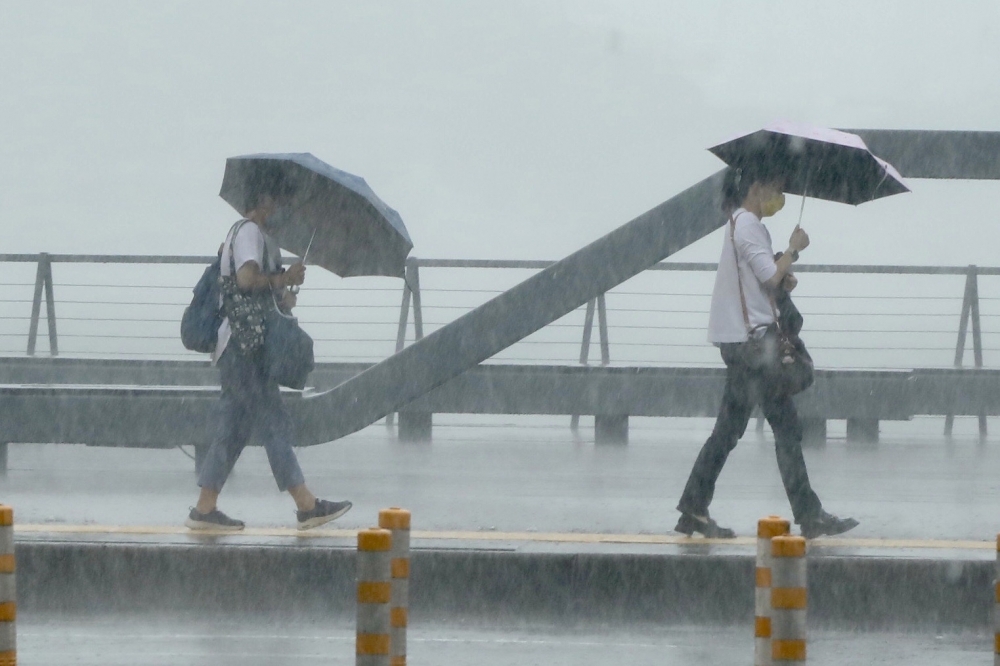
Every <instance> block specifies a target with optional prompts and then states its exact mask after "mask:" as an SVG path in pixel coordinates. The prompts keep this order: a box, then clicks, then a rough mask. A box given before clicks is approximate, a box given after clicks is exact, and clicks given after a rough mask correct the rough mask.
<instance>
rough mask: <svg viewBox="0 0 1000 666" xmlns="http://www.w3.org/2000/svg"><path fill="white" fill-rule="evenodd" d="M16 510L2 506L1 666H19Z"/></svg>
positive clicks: (0, 542) (0, 539)
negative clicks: (15, 566) (15, 578)
mask: <svg viewBox="0 0 1000 666" xmlns="http://www.w3.org/2000/svg"><path fill="white" fill-rule="evenodd" d="M16 620H17V590H16V587H15V583H14V509H12V508H11V507H9V506H4V505H2V504H0V666H15V665H16V664H17V623H16Z"/></svg>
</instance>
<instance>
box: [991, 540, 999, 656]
mask: <svg viewBox="0 0 1000 666" xmlns="http://www.w3.org/2000/svg"><path fill="white" fill-rule="evenodd" d="M993 631H994V632H995V633H994V634H993V666H1000V534H998V535H997V563H996V569H995V571H994V581H993Z"/></svg>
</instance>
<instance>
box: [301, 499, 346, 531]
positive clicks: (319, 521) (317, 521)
mask: <svg viewBox="0 0 1000 666" xmlns="http://www.w3.org/2000/svg"><path fill="white" fill-rule="evenodd" d="M353 507H354V505H353V504H351V505H348V506H345V507H344V508H343V509H341V510H340V511H337V512H336V513H330V514H327V515H325V516H316V517H315V518H310V519H309V520H304V521H302V522H301V523H299V529H300V530H311V529H312V528H314V527H319V526H320V525H326V524H327V523H329V522H330V521H331V520H336V519H337V518H340V517H341V516H342V515H344V514H345V513H347V512H348V511H350V510H351V509H352V508H353Z"/></svg>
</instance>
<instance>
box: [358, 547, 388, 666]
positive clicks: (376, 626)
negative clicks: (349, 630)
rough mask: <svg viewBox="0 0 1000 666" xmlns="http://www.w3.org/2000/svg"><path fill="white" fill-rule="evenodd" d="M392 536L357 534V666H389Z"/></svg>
mask: <svg viewBox="0 0 1000 666" xmlns="http://www.w3.org/2000/svg"><path fill="white" fill-rule="evenodd" d="M391 549H392V534H391V533H390V532H389V530H382V529H379V528H377V527H373V528H371V529H367V530H361V531H360V532H358V564H357V568H358V576H357V579H358V626H357V640H356V642H355V653H356V655H357V658H356V660H355V663H356V664H357V666H389V601H390V599H391V597H392V586H391V583H390V582H389V572H390V565H389V560H390V558H391V554H390V551H391Z"/></svg>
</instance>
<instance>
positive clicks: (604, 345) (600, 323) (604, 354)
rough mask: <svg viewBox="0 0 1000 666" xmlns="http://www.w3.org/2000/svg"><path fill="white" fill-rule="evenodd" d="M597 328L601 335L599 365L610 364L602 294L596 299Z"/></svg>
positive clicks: (604, 305) (605, 314)
mask: <svg viewBox="0 0 1000 666" xmlns="http://www.w3.org/2000/svg"><path fill="white" fill-rule="evenodd" d="M597 327H598V330H599V331H600V334H601V365H610V364H611V347H610V346H609V344H608V308H607V304H606V303H605V301H604V294H601V295H600V296H598V297H597Z"/></svg>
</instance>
